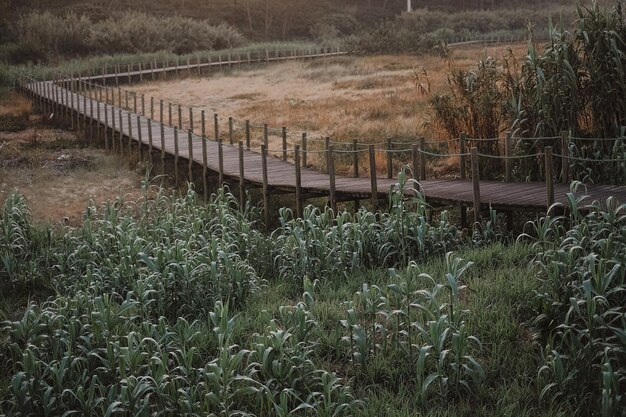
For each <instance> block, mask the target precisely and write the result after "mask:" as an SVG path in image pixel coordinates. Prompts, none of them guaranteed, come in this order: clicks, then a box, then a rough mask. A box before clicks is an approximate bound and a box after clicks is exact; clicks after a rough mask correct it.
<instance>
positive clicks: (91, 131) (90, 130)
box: [55, 92, 93, 139]
mask: <svg viewBox="0 0 626 417" xmlns="http://www.w3.org/2000/svg"><path fill="white" fill-rule="evenodd" d="M89 95H90V96H91V92H90V93H89ZM55 105H56V102H55ZM89 139H93V99H92V98H91V97H89Z"/></svg>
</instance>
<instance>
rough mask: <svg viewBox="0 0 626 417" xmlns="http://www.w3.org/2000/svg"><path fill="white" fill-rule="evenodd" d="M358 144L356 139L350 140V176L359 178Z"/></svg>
mask: <svg viewBox="0 0 626 417" xmlns="http://www.w3.org/2000/svg"><path fill="white" fill-rule="evenodd" d="M358 146H359V144H358V142H357V140H356V139H353V140H352V170H353V173H352V176H353V177H354V178H358V177H359V152H358V151H359V147H358Z"/></svg>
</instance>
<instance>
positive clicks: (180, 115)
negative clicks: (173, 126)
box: [178, 104, 183, 130]
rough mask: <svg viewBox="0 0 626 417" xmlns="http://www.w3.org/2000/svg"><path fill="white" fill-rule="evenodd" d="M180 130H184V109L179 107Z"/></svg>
mask: <svg viewBox="0 0 626 417" xmlns="http://www.w3.org/2000/svg"><path fill="white" fill-rule="evenodd" d="M178 129H179V130H183V108H182V106H181V105H180V104H179V105H178Z"/></svg>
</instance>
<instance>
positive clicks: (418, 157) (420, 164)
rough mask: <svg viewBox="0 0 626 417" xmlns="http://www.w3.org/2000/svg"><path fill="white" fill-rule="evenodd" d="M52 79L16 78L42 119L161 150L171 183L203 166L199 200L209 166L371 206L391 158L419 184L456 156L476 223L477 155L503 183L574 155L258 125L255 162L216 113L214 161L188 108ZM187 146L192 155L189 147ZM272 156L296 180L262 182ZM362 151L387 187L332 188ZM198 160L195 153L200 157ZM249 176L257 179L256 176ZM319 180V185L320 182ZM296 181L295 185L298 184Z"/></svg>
mask: <svg viewBox="0 0 626 417" xmlns="http://www.w3.org/2000/svg"><path fill="white" fill-rule="evenodd" d="M55 78H56V79H55V80H53V81H47V82H46V81H44V82H39V81H36V80H34V79H32V78H29V77H26V76H22V77H20V81H21V87H22V89H23V90H24V91H25V92H26V93H27V94H29V95H30V96H31V98H32V99H33V100H34V101H35V102H36V103H37V104H38V105H39V107H40V108H41V109H43V110H44V111H45V112H46V113H48V114H53V115H54V116H55V119H57V120H61V121H65V122H70V123H71V124H72V126H76V127H79V128H80V127H81V126H82V129H83V130H85V131H87V130H88V131H89V132H90V136H94V133H93V132H94V130H97V135H96V136H98V137H100V136H104V143H105V148H106V149H107V150H113V151H115V150H116V149H115V148H116V147H117V146H119V151H120V152H123V150H124V149H123V148H124V147H125V146H127V148H128V152H129V153H130V152H132V148H133V146H134V144H135V143H136V144H137V146H136V148H137V151H138V153H139V155H140V157H142V158H143V157H144V155H143V148H144V147H145V145H146V144H148V145H149V150H150V152H149V155H150V158H149V159H150V164H152V163H153V152H152V150H153V148H156V149H158V150H159V151H160V153H161V165H162V169H163V171H165V170H164V160H165V154H166V153H170V154H172V155H173V156H174V162H175V174H176V175H175V176H176V179H177V181H178V180H179V159H180V158H181V157H182V158H186V159H188V175H187V176H188V179H189V180H190V181H191V180H193V176H194V174H193V165H194V163H200V164H202V168H203V185H204V190H205V195H206V193H207V182H206V181H207V178H206V177H207V175H206V173H207V168H210V169H211V170H214V171H216V172H218V174H219V182H220V183H221V182H222V181H223V180H224V179H225V178H226V177H228V178H233V179H239V181H240V186H241V182H246V181H248V182H253V183H257V184H261V185H263V193H264V201H266V200H267V197H268V195H267V193H269V190H270V186H271V187H274V188H278V189H285V188H286V187H287V188H290V189H293V187H295V188H296V194H297V195H298V196H300V197H299V198H306V197H303V195H304V194H306V193H305V191H304V190H305V189H306V190H307V191H306V192H308V193H309V194H310V195H330V201H331V206H333V207H334V206H335V205H336V200H337V196H338V195H343V196H344V197H342V198H357V199H360V198H368V195H369V197H370V198H372V203H373V207H375V206H376V200H377V199H378V198H380V197H381V196H384V195H385V194H387V193H388V192H389V190H388V189H387V190H386V189H385V187H389V186H393V184H394V180H393V173H394V172H393V156H394V155H397V154H409V153H410V155H411V162H412V163H411V164H410V166H411V168H412V171H413V173H414V177H415V179H417V180H420V181H425V180H426V169H425V167H426V157H427V156H428V157H431V158H435V157H446V158H458V159H459V160H460V162H461V164H460V165H461V168H462V170H461V174H460V175H461V178H462V179H463V178H465V170H464V167H465V163H464V161H465V159H466V158H468V157H469V158H470V159H471V160H472V163H471V165H470V166H471V169H470V173H471V178H472V179H473V185H472V194H473V197H472V201H473V204H474V206H475V207H474V216H475V220H477V219H478V216H479V215H480V208H481V204H483V205H484V204H485V203H484V202H483V203H481V199H480V187H481V185H483V186H484V185H485V184H484V183H482V182H480V181H477V179H478V178H479V176H480V173H479V171H478V170H479V169H480V164H479V162H478V158H492V159H501V160H504V161H505V162H507V164H506V168H505V169H506V175H505V182H511V181H512V176H511V175H510V174H511V164H509V163H508V162H509V161H514V160H522V159H531V158H535V159H537V161H543V163H544V167H545V169H544V171H545V172H546V173H550V172H551V171H553V168H552V162H553V161H554V160H560V161H561V163H562V167H561V168H562V171H561V172H562V177H563V178H565V179H566V178H568V176H567V174H568V170H567V168H564V167H566V166H569V164H568V163H565V164H563V161H566V162H567V161H570V160H576V158H577V157H575V156H573V155H570V154H564V155H562V154H559V153H553V152H552V147H551V146H545V147H544V148H543V150H542V151H541V152H535V153H533V154H530V155H512V154H511V153H510V149H511V146H510V145H511V141H512V140H513V139H515V140H516V141H517V140H519V141H523V140H526V138H513V137H512V135H507V136H506V137H505V138H486V139H478V140H475V139H470V138H467V137H465V136H463V135H462V136H461V137H460V138H459V139H458V140H447V141H443V142H444V143H445V144H446V145H447V146H448V148H449V147H450V146H452V145H453V144H455V143H459V146H460V148H459V149H461V152H454V153H452V152H450V149H448V152H445V153H436V152H430V151H429V150H428V149H427V148H426V146H427V144H429V145H433V144H436V145H440V144H441V143H440V142H432V141H431V142H426V140H425V139H424V138H420V139H419V141H417V142H406V143H405V142H397V141H396V142H394V141H392V140H391V139H390V138H389V139H387V140H386V141H385V142H381V143H379V144H376V145H374V144H371V143H366V144H358V143H357V141H353V142H352V143H347V144H345V143H341V145H342V146H347V147H350V146H351V149H335V146H338V145H339V143H340V142H337V141H331V139H330V138H328V137H326V138H323V139H320V140H318V141H316V142H317V143H318V144H319V143H320V142H321V141H322V140H323V141H324V147H322V148H315V147H314V148H313V149H311V148H308V149H307V135H306V132H302V135H301V137H300V138H299V141H297V142H292V143H291V144H292V147H291V148H289V146H288V145H289V144H290V142H289V141H288V140H287V136H288V133H289V131H288V130H287V128H286V127H282V128H281V129H280V130H278V129H274V132H280V135H281V136H282V139H283V140H282V147H281V148H280V149H270V148H269V146H268V145H269V144H268V135H269V134H270V131H271V129H270V128H269V126H267V124H264V125H263V126H262V128H263V138H262V140H263V144H262V145H261V159H260V160H259V159H255V158H257V157H253V155H258V154H255V153H253V152H251V151H252V150H254V149H255V148H254V147H252V146H251V143H250V136H251V133H250V129H251V128H252V126H253V125H251V124H250V122H249V121H246V123H245V126H244V130H245V133H246V138H245V145H246V147H245V149H244V146H243V145H244V141H243V137H241V136H238V137H236V138H235V130H236V129H235V128H236V123H235V121H234V119H232V118H228V129H227V130H223V131H222V130H221V126H220V118H219V117H218V115H216V114H215V115H214V117H213V119H214V126H213V127H214V135H213V139H214V140H215V141H216V142H217V147H216V148H215V147H213V145H212V147H211V150H217V160H216V161H215V156H214V154H211V155H209V156H207V149H206V148H207V146H208V143H209V142H210V141H209V140H208V139H209V136H211V135H207V123H206V115H205V112H204V111H201V112H200V118H199V122H200V125H198V124H197V123H196V124H194V109H193V108H188V109H189V116H190V117H189V120H187V126H184V124H183V120H182V118H181V115H182V106H181V105H177V108H176V110H177V123H174V120H173V117H172V116H173V115H172V112H173V109H172V107H171V103H170V105H169V106H168V112H169V113H170V115H172V116H169V120H168V123H167V124H166V123H165V120H163V115H164V109H163V102H162V101H159V104H160V109H159V110H160V111H159V114H160V117H159V121H158V122H157V121H156V118H155V112H154V109H153V108H152V109H151V111H150V117H148V116H146V111H145V107H144V105H145V101H144V98H143V96H141V102H142V109H141V110H142V111H141V115H140V114H139V113H138V105H137V100H136V99H137V94H136V93H135V94H133V106H132V112H131V111H129V110H128V109H129V108H130V101H129V100H128V95H126V94H125V97H124V98H125V101H124V102H122V99H121V94H120V91H121V90H120V89H119V88H118V89H117V92H118V97H117V102H118V103H117V104H118V105H117V106H116V103H115V95H114V94H111V99H112V100H111V101H112V103H111V104H109V94H108V92H110V91H113V92H115V91H116V90H115V89H112V88H110V87H106V86H103V85H100V84H98V83H94V82H90V81H88V80H84V79H80V80H77V79H71V78H67V77H63V76H62V75H58V76H57V77H55ZM103 91H106V94H105V95H104V97H103ZM150 102H151V104H153V102H154V100H153V99H151V100H150ZM196 113H197V110H196ZM109 116H110V117H109ZM135 120H136V122H135ZM196 120H198V119H196ZM221 121H222V123H224V122H225V119H222V120H221ZM87 123H88V124H89V127H88V128H87ZM133 123H135V129H133ZM116 125H117V126H116ZM159 130H160V138H161V141H160V143H159V141H158V137H157V138H156V140H155V138H153V132H154V131H157V132H158V131H159ZM237 130H239V132H238V133H239V134H241V133H242V132H241V130H242V128H241V126H239V127H238V128H237ZM198 131H200V134H198ZM179 132H182V134H179ZM157 134H158V133H157ZM170 134H173V139H172V141H173V146H174V147H173V149H166V148H167V146H166V145H167V143H166V142H167V141H166V136H168V135H170ZM116 135H117V136H118V138H117V139H116V138H115V136H116ZM185 136H186V137H187V144H186V145H185ZM299 136H300V135H299ZM168 138H169V136H168ZM310 139H313V138H310ZM558 139H561V140H562V141H565V142H563V143H568V141H569V140H570V135H568V134H564V135H562V136H560V137H549V138H531V139H528V140H533V141H535V142H538V141H539V142H541V141H543V140H551V141H556V140H558ZM623 139H624V138H617V139H616V140H623ZM167 140H169V139H167ZM181 141H182V142H181ZM496 141H497V142H498V143H499V142H501V141H504V143H505V155H491V154H485V153H480V152H478V148H477V147H476V146H475V145H477V144H480V143H485V142H496ZM473 142H475V143H473ZM213 143H215V142H213ZM196 144H201V149H200V148H196ZM236 144H239V153H238V154H239V156H238V161H237V162H236V163H235V162H234V160H231V159H232V158H234V156H235V153H233V151H234V152H236V148H235V147H234V146H233V147H232V148H231V147H230V146H229V145H236ZM472 144H473V146H471V147H470V152H467V151H466V150H465V149H467V148H466V147H465V145H468V146H470V145H472ZM296 146H297V148H296ZM362 146H367V149H361V148H360V147H362ZM398 146H403V147H402V148H398ZM380 147H382V148H380ZM194 148H195V149H196V150H194ZM563 149H568V147H567V146H566V147H564V148H563ZM272 151H274V152H275V153H277V154H279V155H281V156H282V160H283V161H284V162H285V163H286V162H287V159H288V156H291V155H293V156H294V159H295V160H294V162H296V166H299V168H300V169H299V171H298V173H296V178H295V179H294V180H293V181H291V182H289V183H286V182H284V181H281V179H280V178H278V177H276V176H273V177H272V181H274V182H273V183H271V184H270V183H268V181H269V180H268V177H269V175H268V172H267V171H268V170H269V169H270V168H269V167H268V163H267V161H268V159H267V154H268V152H272ZM365 151H367V152H368V154H369V166H370V173H373V172H375V171H376V167H377V165H376V153H378V154H382V155H383V156H384V157H385V158H386V162H387V164H386V165H387V179H388V180H389V181H388V182H385V181H383V180H380V181H376V180H375V179H376V177H377V175H370V179H371V188H370V192H369V193H366V192H364V191H363V188H361V189H359V190H353V189H351V186H350V185H342V186H341V187H339V186H338V184H340V183H346V179H347V178H350V177H338V176H337V175H336V174H335V159H336V158H338V157H341V155H342V154H344V155H346V156H347V155H350V154H352V155H353V156H355V157H354V158H353V170H354V173H353V176H352V178H354V179H358V178H359V177H360V175H359V160H358V158H357V157H356V156H358V154H360V153H362V152H365ZM185 152H186V153H185ZM241 152H244V153H243V155H242V154H241ZM307 153H308V154H312V155H319V156H320V157H321V158H323V160H325V169H326V172H327V173H328V174H321V173H319V172H317V173H316V171H314V170H311V169H309V168H308V166H307V163H306V156H307ZM226 154H227V155H226ZM199 155H202V158H201V159H200V157H199ZM211 158H212V160H213V161H215V162H212V164H214V165H211V166H210V167H209V163H208V161H207V159H211ZM226 158H231V159H229V160H228V164H226V163H225V161H226ZM300 158H301V159H300ZM247 160H255V161H260V162H263V161H265V162H263V163H262V164H261V163H259V162H255V163H259V165H262V170H263V176H262V179H260V178H261V177H260V176H259V174H258V172H257V174H254V173H250V167H248V169H246V170H245V173H244V163H249V162H246V161H247ZM625 161H626V156H625V157H624V159H621V158H617V159H610V160H602V161H600V160H597V161H593V160H592V161H591V162H618V163H624V162H625ZM271 162H272V164H273V165H276V163H275V160H274V159H272V161H271ZM259 165H256V168H255V167H254V166H253V167H252V171H254V170H255V169H258V166H259ZM548 165H550V166H548ZM237 166H238V167H239V170H235V167H237ZM276 167H278V168H280V169H281V170H284V169H288V168H287V167H288V165H281V166H278V165H276ZM272 169H274V168H272ZM625 169H626V168H625ZM303 171H304V174H306V175H307V176H308V177H309V178H312V179H314V180H310V181H308V183H306V184H303V181H302V178H301V177H300V176H301V175H304V174H303ZM244 175H245V178H244V177H243V176H244ZM255 175H257V176H256V177H255ZM290 175H293V174H290ZM277 178H278V180H277ZM553 181H554V177H553V176H552V175H547V176H546V178H545V189H546V193H547V194H546V199H545V204H544V206H545V207H546V208H548V207H550V205H551V204H552V202H554V201H555V198H554V193H555V191H554V188H555V187H554V183H553ZM564 182H565V181H564ZM324 183H325V184H326V185H323V184H324ZM352 183H354V184H357V183H358V181H357V182H354V181H352ZM294 184H295V185H294ZM297 184H300V185H297ZM359 184H360V186H361V187H362V186H363V183H362V182H361V183H359ZM377 184H378V185H377ZM379 185H382V186H383V188H382V191H381V189H380V188H379ZM538 185H539V184H538ZM622 188H623V187H622ZM618 191H619V192H620V193H624V196H625V197H626V190H624V189H618ZM455 199H456V200H455ZM444 200H445V198H444ZM453 200H454V201H457V202H458V203H460V204H461V205H462V206H463V203H464V201H467V200H464V199H463V198H458V197H454V198H452V199H450V198H448V200H446V201H453ZM300 203H301V201H299V204H298V205H299V206H300V207H301V204H300ZM266 212H267V210H266ZM463 213H464V211H462V216H463ZM266 215H267V213H266ZM266 220H267V219H266Z"/></svg>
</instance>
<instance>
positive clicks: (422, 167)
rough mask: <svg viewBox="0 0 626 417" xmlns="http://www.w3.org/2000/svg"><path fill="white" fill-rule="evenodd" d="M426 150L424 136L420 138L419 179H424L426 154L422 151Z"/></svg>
mask: <svg viewBox="0 0 626 417" xmlns="http://www.w3.org/2000/svg"><path fill="white" fill-rule="evenodd" d="M425 150H426V140H425V139H424V137H421V138H420V176H419V179H420V180H425V179H426V155H425V154H424V151H425Z"/></svg>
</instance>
